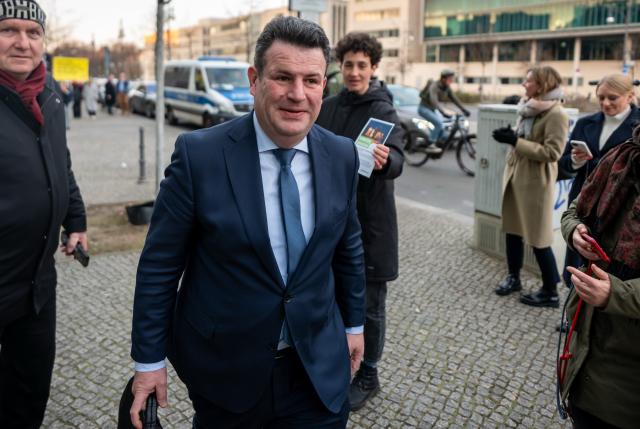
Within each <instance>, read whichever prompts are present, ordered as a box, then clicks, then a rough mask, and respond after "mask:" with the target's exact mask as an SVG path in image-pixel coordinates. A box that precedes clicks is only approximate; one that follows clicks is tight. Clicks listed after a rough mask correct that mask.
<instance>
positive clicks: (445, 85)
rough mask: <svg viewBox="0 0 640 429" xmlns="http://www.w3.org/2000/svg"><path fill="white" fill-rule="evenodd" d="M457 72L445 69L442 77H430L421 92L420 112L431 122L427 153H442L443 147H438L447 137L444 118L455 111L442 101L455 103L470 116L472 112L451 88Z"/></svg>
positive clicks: (441, 73) (441, 74)
mask: <svg viewBox="0 0 640 429" xmlns="http://www.w3.org/2000/svg"><path fill="white" fill-rule="evenodd" d="M455 75H456V73H455V72H454V71H453V70H451V69H444V70H442V71H441V72H440V79H438V80H437V81H433V80H432V79H429V80H428V81H427V83H426V85H425V87H424V88H423V89H422V91H421V92H420V106H419V107H418V113H419V114H420V116H422V117H423V118H425V119H426V120H427V121H429V122H430V123H431V124H433V130H432V131H431V136H430V137H431V139H430V144H429V146H428V147H427V148H426V151H427V153H436V154H437V153H441V152H442V149H441V148H440V147H437V143H438V141H440V140H441V139H443V138H445V137H446V136H445V135H444V124H443V122H444V118H450V117H451V116H453V115H455V112H452V111H451V110H449V109H447V108H446V107H445V106H444V105H443V104H442V101H450V102H452V103H453V104H455V105H456V106H457V107H458V109H460V111H461V112H462V113H463V114H464V115H465V116H469V115H470V114H471V112H469V111H468V110H467V109H465V108H464V106H463V105H462V103H461V102H460V100H459V99H458V97H456V95H455V94H454V92H453V90H452V89H451V84H452V83H453V79H454V77H455Z"/></svg>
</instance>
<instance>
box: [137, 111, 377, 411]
mask: <svg viewBox="0 0 640 429" xmlns="http://www.w3.org/2000/svg"><path fill="white" fill-rule="evenodd" d="M307 139H308V143H309V152H310V158H311V167H312V173H313V178H314V189H315V215H316V219H315V230H314V232H313V235H312V237H311V238H310V241H309V243H308V245H307V248H306V250H305V253H304V254H303V256H302V259H301V261H300V263H299V265H298V268H297V269H296V271H295V272H294V273H293V274H292V275H291V276H290V279H289V284H288V286H287V287H286V288H285V287H284V284H283V282H282V277H281V276H280V272H279V270H278V266H277V264H276V260H275V257H274V255H273V251H272V249H271V244H270V242H269V235H268V230H267V220H266V219H267V213H266V209H265V204H264V196H263V192H262V179H261V174H260V161H259V155H258V149H257V143H256V135H255V129H254V127H253V121H252V115H246V116H243V117H242V118H239V119H237V120H234V121H231V122H228V123H225V124H222V125H219V126H216V127H213V128H209V129H205V130H199V131H194V132H190V133H187V134H183V135H181V136H180V137H179V138H178V140H177V142H176V148H175V152H174V153H173V156H172V160H171V164H170V166H169V167H168V168H167V170H166V172H165V179H164V180H163V182H162V184H161V188H160V192H159V194H158V198H157V200H156V204H155V207H154V213H153V216H152V219H151V225H150V228H149V233H148V236H147V240H146V243H145V246H144V249H143V251H142V255H141V257H140V263H139V266H138V274H137V279H136V291H135V303H134V314H133V329H132V352H131V356H132V357H133V359H134V360H135V361H136V362H141V363H151V362H158V361H160V360H162V359H164V357H165V356H168V357H169V359H170V360H171V362H172V364H173V366H174V367H175V369H176V370H177V372H178V375H179V376H180V378H181V379H182V380H183V381H184V382H185V384H186V385H187V387H188V388H189V389H191V390H193V391H195V392H197V393H198V394H199V395H202V396H203V397H205V398H207V399H208V400H210V401H211V402H213V403H215V404H216V405H218V406H221V407H223V408H225V409H228V410H230V411H232V412H243V411H246V410H248V409H250V408H251V407H252V406H253V405H255V404H256V403H257V401H258V400H259V398H260V397H261V395H262V394H263V392H264V390H265V388H266V387H267V386H268V382H269V378H270V375H271V372H272V368H273V365H274V354H275V352H276V346H277V344H278V339H279V337H280V330H281V327H282V323H283V320H284V318H286V320H287V323H288V326H289V327H290V332H291V336H292V338H293V341H294V346H295V349H296V351H297V353H298V355H299V356H300V359H301V361H302V363H303V364H304V367H305V369H306V371H307V373H308V375H309V378H310V379H311V382H312V383H313V385H314V387H315V389H316V391H317V392H318V395H319V397H320V399H321V400H322V402H323V403H324V404H325V406H326V407H327V408H328V409H329V410H331V411H333V412H337V411H339V410H340V408H341V407H342V406H343V404H344V402H345V400H346V398H347V392H348V386H349V380H350V363H349V353H348V348H347V341H346V335H345V326H346V327H354V326H360V325H363V324H364V317H365V316H364V314H365V310H364V290H365V286H364V285H365V279H364V259H363V249H362V242H361V233H360V224H359V223H358V217H357V214H356V184H357V170H358V157H357V153H356V149H355V147H354V145H353V142H352V141H351V140H348V139H346V138H343V137H338V136H336V135H334V134H332V133H331V132H329V131H327V130H325V129H323V128H321V127H319V126H317V125H314V126H313V128H312V129H311V130H310V132H309V134H308V136H307ZM181 277H182V281H181V282H180V288H179V289H178V283H179V281H180V278H181Z"/></svg>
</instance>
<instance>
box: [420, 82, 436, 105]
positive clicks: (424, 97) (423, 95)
mask: <svg viewBox="0 0 640 429" xmlns="http://www.w3.org/2000/svg"><path fill="white" fill-rule="evenodd" d="M431 85H433V79H431V78H429V80H428V81H427V84H426V85H425V86H424V88H422V91H420V100H421V101H422V104H429V98H430V97H429V91H430V90H431Z"/></svg>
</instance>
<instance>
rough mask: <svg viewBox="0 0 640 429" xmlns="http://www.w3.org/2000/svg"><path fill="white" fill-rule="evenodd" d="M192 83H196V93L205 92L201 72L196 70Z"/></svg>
mask: <svg viewBox="0 0 640 429" xmlns="http://www.w3.org/2000/svg"><path fill="white" fill-rule="evenodd" d="M194 81H195V83H196V91H201V92H207V88H205V87H204V76H203V75H202V70H200V69H196V74H195V76H194Z"/></svg>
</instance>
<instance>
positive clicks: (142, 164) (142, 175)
mask: <svg viewBox="0 0 640 429" xmlns="http://www.w3.org/2000/svg"><path fill="white" fill-rule="evenodd" d="M139 164H140V175H139V176H138V184H141V183H144V182H146V181H147V172H146V170H147V168H146V161H145V159H144V128H143V127H140V161H139Z"/></svg>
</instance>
